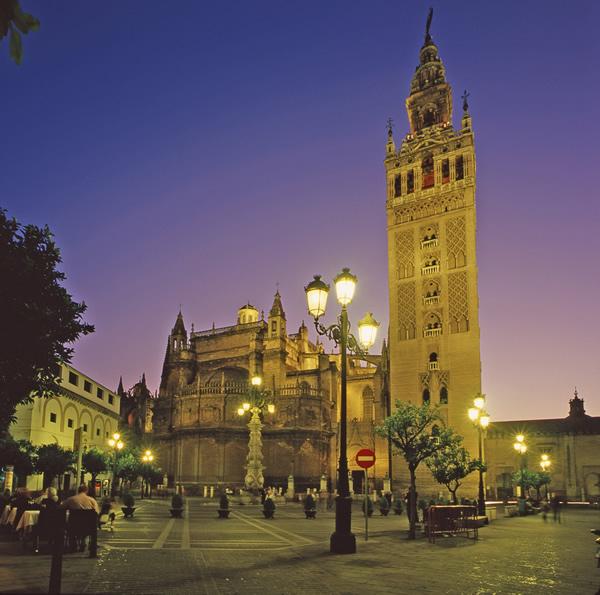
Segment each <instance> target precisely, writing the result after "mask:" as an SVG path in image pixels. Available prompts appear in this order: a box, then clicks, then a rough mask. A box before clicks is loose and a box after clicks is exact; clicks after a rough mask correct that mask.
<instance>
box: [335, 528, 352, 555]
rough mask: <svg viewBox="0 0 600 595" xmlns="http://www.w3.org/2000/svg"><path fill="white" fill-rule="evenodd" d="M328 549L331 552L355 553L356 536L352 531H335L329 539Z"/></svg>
mask: <svg viewBox="0 0 600 595" xmlns="http://www.w3.org/2000/svg"><path fill="white" fill-rule="evenodd" d="M329 551H330V552H331V553H332V554H356V537H355V536H354V533H339V532H338V531H335V532H334V533H332V534H331V538H330V540H329Z"/></svg>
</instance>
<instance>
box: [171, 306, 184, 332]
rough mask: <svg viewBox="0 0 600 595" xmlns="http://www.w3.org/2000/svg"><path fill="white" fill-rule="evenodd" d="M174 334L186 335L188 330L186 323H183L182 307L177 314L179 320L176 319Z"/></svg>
mask: <svg viewBox="0 0 600 595" xmlns="http://www.w3.org/2000/svg"><path fill="white" fill-rule="evenodd" d="M171 334H172V335H185V334H187V331H186V330H185V324H184V323H183V315H182V314H181V309H179V314H177V320H176V321H175V326H174V327H173V330H172V331H171Z"/></svg>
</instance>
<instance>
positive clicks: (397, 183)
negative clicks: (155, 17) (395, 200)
mask: <svg viewBox="0 0 600 595" xmlns="http://www.w3.org/2000/svg"><path fill="white" fill-rule="evenodd" d="M394 196H402V176H401V175H400V174H398V175H397V176H396V177H395V178H394Z"/></svg>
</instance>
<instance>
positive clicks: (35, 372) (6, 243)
mask: <svg viewBox="0 0 600 595" xmlns="http://www.w3.org/2000/svg"><path fill="white" fill-rule="evenodd" d="M60 262H61V259H60V252H59V250H58V248H57V247H56V245H55V243H54V240H53V235H52V233H51V232H50V230H49V229H48V227H47V226H46V227H43V228H40V227H36V226H35V225H26V226H22V225H20V224H19V223H17V221H16V220H15V219H8V217H7V216H6V211H4V210H3V209H0V271H2V282H1V283H0V328H1V329H2V336H3V337H4V340H3V341H1V342H0V402H1V403H2V407H0V436H3V435H4V434H5V433H6V432H7V430H8V426H9V425H10V423H11V422H13V421H14V419H15V416H14V413H15V408H16V406H17V405H18V404H19V403H29V402H31V400H32V398H33V397H35V396H40V397H46V396H48V395H50V394H53V393H54V394H55V393H57V392H58V391H59V388H60V387H59V384H58V382H57V381H58V378H57V372H58V369H57V363H61V362H65V363H68V362H70V361H71V356H72V354H73V349H72V348H71V347H67V346H66V345H67V344H70V343H73V342H74V341H75V340H77V339H78V338H79V336H80V335H87V334H88V333H91V332H93V331H94V327H93V326H91V325H89V324H85V323H84V322H83V321H82V319H81V317H82V315H83V313H84V312H85V309H86V306H85V304H84V303H81V304H78V303H76V302H74V301H73V300H72V298H71V296H70V295H69V293H67V291H66V289H65V288H64V287H62V285H61V282H62V281H64V279H65V275H64V273H61V272H59V271H58V270H57V269H56V267H57V265H58V264H59V263H60Z"/></svg>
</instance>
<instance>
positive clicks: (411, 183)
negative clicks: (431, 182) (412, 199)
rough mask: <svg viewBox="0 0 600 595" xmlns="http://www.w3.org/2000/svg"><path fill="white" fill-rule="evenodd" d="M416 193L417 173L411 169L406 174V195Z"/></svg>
mask: <svg viewBox="0 0 600 595" xmlns="http://www.w3.org/2000/svg"><path fill="white" fill-rule="evenodd" d="M414 191H415V173H414V171H413V170H412V169H411V170H410V171H408V172H407V173H406V193H407V194H410V193H411V192H414Z"/></svg>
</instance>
